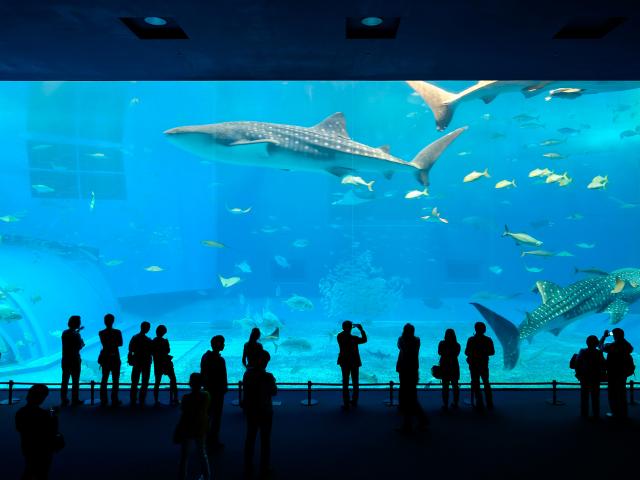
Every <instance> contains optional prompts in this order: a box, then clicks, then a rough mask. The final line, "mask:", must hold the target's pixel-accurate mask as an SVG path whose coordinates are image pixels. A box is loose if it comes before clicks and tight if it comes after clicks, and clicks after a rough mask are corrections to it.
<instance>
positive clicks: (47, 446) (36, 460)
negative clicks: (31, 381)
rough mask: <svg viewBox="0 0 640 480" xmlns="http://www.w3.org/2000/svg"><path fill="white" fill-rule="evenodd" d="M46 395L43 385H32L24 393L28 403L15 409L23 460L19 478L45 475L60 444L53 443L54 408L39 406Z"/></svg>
mask: <svg viewBox="0 0 640 480" xmlns="http://www.w3.org/2000/svg"><path fill="white" fill-rule="evenodd" d="M48 395H49V388H48V387H47V386H46V385H43V384H36V385H33V386H32V387H31V388H30V389H29V393H27V404H26V405H25V406H24V407H22V408H21V409H20V410H18V411H17V412H16V430H18V433H20V440H21V448H22V455H23V456H24V462H25V466H24V472H23V474H22V477H21V478H22V480H44V479H47V478H48V477H49V470H50V469H51V461H52V460H53V453H54V452H55V451H57V450H58V449H59V448H61V445H56V436H57V435H58V419H57V417H56V416H55V415H54V412H53V411H47V410H45V409H44V408H41V407H40V405H42V403H43V402H44V401H45V399H46V398H47V396H48Z"/></svg>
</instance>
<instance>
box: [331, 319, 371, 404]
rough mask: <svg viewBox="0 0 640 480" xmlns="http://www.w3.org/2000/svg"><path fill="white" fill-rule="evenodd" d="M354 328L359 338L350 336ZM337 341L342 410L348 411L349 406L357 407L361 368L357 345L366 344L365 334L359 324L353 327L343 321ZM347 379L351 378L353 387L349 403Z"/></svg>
mask: <svg viewBox="0 0 640 480" xmlns="http://www.w3.org/2000/svg"><path fill="white" fill-rule="evenodd" d="M354 327H355V328H357V329H358V330H360V336H359V337H358V336H356V335H351V330H352V329H353V328H354ZM337 339H338V347H340V353H339V354H338V365H340V369H341V370H342V403H343V405H342V408H343V409H344V410H349V406H350V405H351V406H354V407H357V406H358V397H359V394H360V383H359V378H360V367H361V366H362V360H360V349H359V348H358V345H362V344H363V343H367V334H366V333H365V331H364V329H363V328H362V325H360V324H359V323H356V324H355V325H354V324H353V323H352V322H351V321H350V320H345V321H344V322H342V331H341V332H340V333H339V334H338V337H337ZM349 377H351V383H352V385H353V396H352V398H351V402H349Z"/></svg>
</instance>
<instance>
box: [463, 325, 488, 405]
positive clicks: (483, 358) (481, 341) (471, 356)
mask: <svg viewBox="0 0 640 480" xmlns="http://www.w3.org/2000/svg"><path fill="white" fill-rule="evenodd" d="M486 331H487V326H486V325H485V324H484V323H483V322H476V324H475V332H476V333H475V335H473V336H472V337H469V340H467V347H466V348H465V349H464V354H465V355H466V356H467V362H468V363H469V373H470V374H471V393H472V395H473V396H474V398H475V407H476V408H477V409H478V410H481V409H483V408H484V402H483V400H482V392H481V391H480V379H482V384H483V385H484V395H485V397H486V399H487V408H489V409H492V408H493V395H492V394H491V384H490V383H489V357H490V356H492V355H494V354H495V350H494V348H493V341H492V340H491V339H490V338H489V337H487V336H486V335H485V332H486Z"/></svg>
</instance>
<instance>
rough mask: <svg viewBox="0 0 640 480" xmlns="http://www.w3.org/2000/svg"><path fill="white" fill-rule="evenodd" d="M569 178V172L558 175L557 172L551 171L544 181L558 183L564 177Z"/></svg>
mask: <svg viewBox="0 0 640 480" xmlns="http://www.w3.org/2000/svg"><path fill="white" fill-rule="evenodd" d="M568 178H569V177H567V172H564V173H563V174H562V175H558V174H557V173H551V174H549V176H548V177H547V179H546V180H545V181H544V183H556V182H559V181H560V180H562V179H568Z"/></svg>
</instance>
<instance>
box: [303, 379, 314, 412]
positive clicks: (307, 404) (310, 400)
mask: <svg viewBox="0 0 640 480" xmlns="http://www.w3.org/2000/svg"><path fill="white" fill-rule="evenodd" d="M312 387H313V384H312V383H311V380H309V381H308V382H307V398H306V400H302V401H300V404H301V405H304V406H305V407H313V406H314V405H317V404H318V401H317V400H314V399H313V398H311V388H312Z"/></svg>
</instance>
